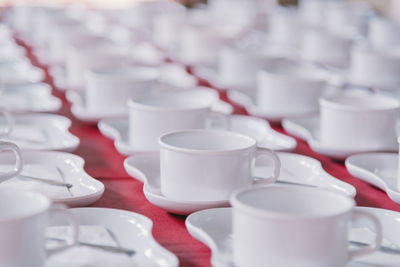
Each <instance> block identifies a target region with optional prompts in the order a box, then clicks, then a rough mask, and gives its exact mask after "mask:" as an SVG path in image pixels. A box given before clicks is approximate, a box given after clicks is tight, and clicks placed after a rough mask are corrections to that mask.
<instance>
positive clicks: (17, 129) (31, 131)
mask: <svg viewBox="0 0 400 267" xmlns="http://www.w3.org/2000/svg"><path fill="white" fill-rule="evenodd" d="M12 117H13V120H14V127H13V130H12V132H11V134H10V136H9V137H0V139H1V140H3V141H11V142H14V143H15V144H17V145H18V146H19V147H20V148H21V149H22V150H35V151H37V150H58V151H65V152H72V151H74V150H75V149H76V148H77V147H78V145H79V138H78V137H76V136H74V135H72V134H71V133H70V132H69V131H68V129H69V127H70V126H71V121H70V120H69V119H68V118H66V117H63V116H59V115H54V114H45V113H37V114H26V115H25V114H13V115H12ZM5 126H6V120H5V118H4V117H3V118H0V128H3V127H5Z"/></svg>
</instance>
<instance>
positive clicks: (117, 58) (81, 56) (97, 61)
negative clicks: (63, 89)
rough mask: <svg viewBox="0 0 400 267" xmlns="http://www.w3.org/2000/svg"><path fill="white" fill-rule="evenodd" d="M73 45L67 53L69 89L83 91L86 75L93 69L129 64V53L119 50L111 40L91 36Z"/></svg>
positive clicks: (66, 69)
mask: <svg viewBox="0 0 400 267" xmlns="http://www.w3.org/2000/svg"><path fill="white" fill-rule="evenodd" d="M83 39H84V40H80V41H79V42H77V41H75V42H73V43H71V44H70V45H69V46H68V47H67V50H66V51H65V53H66V56H65V57H66V60H65V61H66V62H65V78H66V82H67V84H68V87H69V89H71V90H82V89H83V88H84V85H85V76H86V73H87V72H88V71H89V70H90V69H93V68H102V67H116V66H121V65H123V64H128V62H129V60H130V58H129V55H128V54H127V53H124V52H123V51H121V50H119V49H117V48H116V47H115V45H113V44H112V41H111V40H108V39H105V38H103V37H98V36H91V37H86V38H83Z"/></svg>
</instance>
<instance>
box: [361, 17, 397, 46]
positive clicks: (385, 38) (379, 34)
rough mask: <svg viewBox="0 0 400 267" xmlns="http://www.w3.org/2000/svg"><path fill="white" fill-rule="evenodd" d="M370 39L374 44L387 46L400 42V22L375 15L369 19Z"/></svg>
mask: <svg viewBox="0 0 400 267" xmlns="http://www.w3.org/2000/svg"><path fill="white" fill-rule="evenodd" d="M368 39H369V41H370V42H371V43H372V45H373V46H376V47H382V48H385V47H387V46H395V45H399V44H400V22H395V21H392V20H390V19H388V18H383V17H374V18H371V19H370V21H369V31H368Z"/></svg>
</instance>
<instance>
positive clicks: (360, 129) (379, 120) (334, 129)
mask: <svg viewBox="0 0 400 267" xmlns="http://www.w3.org/2000/svg"><path fill="white" fill-rule="evenodd" d="M319 104H320V141H321V143H323V144H326V145H329V146H330V147H335V148H338V149H341V148H342V149H350V148H351V149H358V150H393V147H395V148H396V144H397V141H396V137H397V132H396V125H397V119H398V117H399V114H400V103H399V101H398V100H397V99H394V98H391V97H387V96H383V95H377V94H359V95H346V94H336V95H333V96H329V97H325V98H322V99H320V101H319Z"/></svg>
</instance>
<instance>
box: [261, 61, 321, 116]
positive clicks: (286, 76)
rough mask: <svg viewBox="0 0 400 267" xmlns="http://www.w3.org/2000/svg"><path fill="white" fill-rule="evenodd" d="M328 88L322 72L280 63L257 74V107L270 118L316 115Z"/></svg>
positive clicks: (295, 64)
mask: <svg viewBox="0 0 400 267" xmlns="http://www.w3.org/2000/svg"><path fill="white" fill-rule="evenodd" d="M326 84H327V82H326V77H325V75H324V74H323V73H322V71H321V70H320V69H318V68H314V67H311V66H302V65H300V64H297V63H294V62H292V61H280V62H279V63H277V64H274V65H272V66H270V67H268V68H264V69H263V70H259V71H258V84H257V106H258V107H259V108H260V110H263V111H265V112H268V113H270V114H286V113H288V111H289V110H290V113H296V112H298V113H312V112H316V111H318V99H319V98H320V97H321V96H322V95H323V94H324V93H325V89H326Z"/></svg>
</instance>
